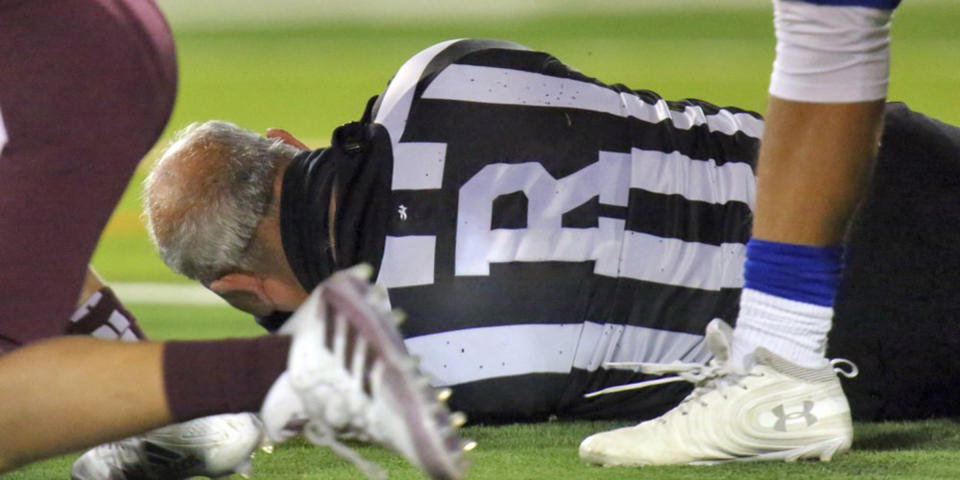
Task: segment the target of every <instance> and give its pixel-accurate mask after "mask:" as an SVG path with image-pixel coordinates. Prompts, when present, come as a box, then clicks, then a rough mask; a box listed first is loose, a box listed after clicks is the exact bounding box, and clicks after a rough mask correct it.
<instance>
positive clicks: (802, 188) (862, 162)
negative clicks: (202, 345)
mask: <svg viewBox="0 0 960 480" xmlns="http://www.w3.org/2000/svg"><path fill="white" fill-rule="evenodd" d="M856 3H857V5H858V6H856V7H852V6H850V2H842V1H839V0H838V1H832V0H831V1H817V2H812V1H811V2H807V1H777V0H775V2H774V4H775V7H776V14H775V24H776V30H777V39H778V43H777V60H776V62H775V63H774V73H773V75H772V81H771V87H770V92H771V99H770V103H769V107H768V117H767V122H766V125H765V129H764V136H763V141H762V146H761V150H760V158H759V174H758V180H757V208H756V215H755V217H754V231H753V234H754V237H753V239H752V240H750V242H749V243H748V245H747V251H746V257H747V258H746V266H745V269H744V278H745V285H744V290H743V293H742V296H741V302H740V313H739V316H738V318H737V329H736V331H735V332H734V333H733V340H732V345H731V346H730V347H729V348H730V351H729V354H727V352H724V355H723V357H722V358H721V359H720V360H717V363H716V364H715V365H714V367H715V368H713V369H709V370H705V371H704V372H705V375H706V376H704V377H702V378H701V377H699V376H694V377H691V378H693V379H694V380H695V383H697V385H698V388H697V389H695V390H694V391H693V393H692V394H691V396H690V397H689V398H688V399H687V400H685V401H684V403H683V404H681V405H680V406H679V407H677V409H675V410H672V411H671V412H669V413H667V414H666V415H664V416H662V417H660V418H659V419H655V420H652V421H649V422H644V423H642V424H640V425H638V426H637V427H633V428H632V429H630V430H629V431H614V432H607V433H602V434H598V435H595V436H593V437H590V438H588V439H586V440H585V441H584V443H583V444H582V445H581V449H580V452H581V456H583V457H584V458H586V459H588V460H590V461H594V462H598V463H617V464H641V465H642V464H660V463H689V462H698V461H725V460H732V459H751V460H764V459H787V460H790V459H796V458H820V459H824V460H827V459H829V458H831V457H832V456H833V455H834V454H835V453H837V452H842V451H844V450H846V449H848V448H849V447H850V444H851V443H852V437H853V428H852V424H851V421H850V408H849V406H848V404H847V401H846V398H845V397H844V394H843V391H842V389H841V388H840V385H839V381H838V380H837V378H836V376H835V375H834V374H833V369H832V368H831V365H830V362H829V361H828V360H827V359H826V357H825V353H826V342H827V333H828V332H829V330H830V326H831V322H832V317H833V303H834V299H835V296H836V292H837V288H838V286H839V281H840V272H841V269H842V249H841V247H840V246H839V245H840V242H841V240H842V238H843V233H844V231H845V229H846V225H847V223H848V221H849V219H850V216H851V215H852V213H853V210H854V207H855V206H856V204H857V202H858V201H859V199H860V197H861V195H862V192H863V190H864V187H865V184H866V180H867V176H868V172H869V166H870V162H871V161H872V159H873V157H874V155H875V153H876V148H877V144H878V141H879V138H880V126H881V124H882V114H883V100H884V97H885V95H886V87H887V81H888V67H889V51H888V43H889V20H890V14H891V10H890V9H892V8H894V7H895V6H896V4H897V3H898V2H897V0H864V1H863V2H856ZM865 7H873V8H865ZM715 337H716V336H715ZM708 340H709V339H708ZM724 350H726V348H724ZM714 352H715V353H717V354H718V357H720V355H719V352H717V350H714ZM762 379H766V380H765V381H763V380H762ZM731 386H732V387H735V388H734V389H733V392H736V393H737V395H730V394H727V393H726V392H725V388H726V387H731ZM741 392H749V393H741ZM676 412H679V413H676ZM691 412H696V413H695V414H691ZM691 418H698V419H703V420H707V421H709V422H711V423H710V424H709V425H710V426H709V428H705V429H700V430H698V429H697V428H695V427H694V428H691V427H693V425H694V424H693V423H690V422H691V420H690V419H691ZM824 419H826V420H824ZM704 431H706V432H710V433H707V434H702V433H701V432H704ZM667 438H671V439H673V440H674V441H673V442H671V443H670V445H672V446H674V447H675V448H674V449H663V448H662V446H663V445H664V444H665V443H663V442H664V440H665V439H667ZM625 442H632V444H631V445H629V446H626V447H625V446H622V445H621V444H622V443H625ZM674 450H676V452H675V451H674Z"/></svg>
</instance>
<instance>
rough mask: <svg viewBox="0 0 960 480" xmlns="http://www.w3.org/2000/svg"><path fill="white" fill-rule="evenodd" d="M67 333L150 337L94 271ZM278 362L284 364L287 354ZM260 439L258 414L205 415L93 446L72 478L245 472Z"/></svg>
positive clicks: (75, 466)
mask: <svg viewBox="0 0 960 480" xmlns="http://www.w3.org/2000/svg"><path fill="white" fill-rule="evenodd" d="M68 333H69V334H73V335H90V336H93V337H96V338H102V339H121V340H124V341H140V340H145V339H146V337H145V336H144V334H143V332H142V331H141V330H140V328H139V326H138V325H137V321H136V318H134V316H133V315H132V314H131V313H130V312H129V311H128V310H127V309H126V308H124V306H123V305H122V304H121V303H120V301H119V299H118V298H117V297H116V296H115V295H114V294H113V291H112V290H111V289H110V288H109V287H107V286H106V284H105V283H104V281H103V279H101V278H100V276H99V275H97V273H96V272H95V271H94V270H93V268H92V267H91V268H90V270H88V271H87V276H86V279H85V281H84V284H83V293H82V294H81V298H80V305H79V307H78V308H77V311H76V312H74V314H73V315H72V316H71V317H70V326H69V327H68ZM278 358H279V359H280V360H281V361H282V360H283V355H280V356H279V357H278ZM275 368H279V367H275ZM268 371H272V370H268ZM267 380H268V381H269V380H271V379H269V378H268V379H267ZM254 397H256V395H254ZM255 400H256V399H255ZM262 440H263V431H262V428H261V422H260V420H259V419H258V418H257V417H256V415H254V414H251V413H238V414H222V415H214V416H210V417H202V418H198V419H196V420H190V421H187V422H184V423H177V424H173V425H169V426H166V427H162V428H159V429H156V430H151V431H149V432H147V433H144V434H142V435H137V436H134V437H130V438H127V439H124V440H122V441H119V442H115V443H108V444H103V445H99V446H97V447H95V448H92V449H90V450H88V451H87V452H86V453H84V454H83V455H81V456H80V457H79V458H78V459H77V460H76V461H75V462H74V464H73V467H72V470H71V478H72V479H73V480H102V479H105V478H109V479H111V480H124V479H134V478H163V479H170V480H174V479H180V478H190V477H194V476H204V477H211V478H217V477H221V476H226V475H229V474H230V473H233V472H238V471H239V472H241V473H243V472H245V471H248V470H249V465H250V459H251V457H252V455H253V453H254V452H255V451H256V449H257V448H258V447H259V446H260V445H261V443H262Z"/></svg>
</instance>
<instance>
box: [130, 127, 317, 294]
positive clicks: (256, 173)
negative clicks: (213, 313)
mask: <svg viewBox="0 0 960 480" xmlns="http://www.w3.org/2000/svg"><path fill="white" fill-rule="evenodd" d="M297 153H299V150H298V149H296V148H294V147H292V146H290V145H287V144H285V143H283V142H282V141H280V140H273V139H267V138H263V137H261V136H260V135H257V134H256V133H254V132H251V131H249V130H245V129H242V128H240V127H238V126H236V125H234V124H232V123H228V122H221V121H208V122H204V123H194V124H191V125H189V126H188V127H186V128H185V129H183V130H182V131H180V132H179V133H177V135H176V137H175V138H174V140H173V141H172V142H171V144H170V145H169V146H168V147H167V148H166V150H164V152H163V154H162V155H161V156H160V159H159V160H158V162H157V164H156V166H155V167H154V168H153V170H152V171H151V172H150V175H149V176H147V178H146V180H145V181H144V192H143V206H144V214H145V216H146V220H147V230H148V231H149V234H150V238H151V240H153V243H154V245H156V247H157V250H158V251H159V252H160V257H161V258H162V259H163V262H164V263H166V264H167V266H168V267H170V269H171V270H173V271H175V272H177V273H180V274H182V275H185V276H187V277H188V278H191V279H194V280H198V281H200V282H203V283H205V284H209V283H210V282H212V281H214V280H216V279H218V278H220V277H221V276H223V275H224V274H227V273H231V272H236V271H252V270H253V269H254V268H255V266H256V265H255V263H256V261H257V256H258V254H257V252H256V251H251V250H256V248H251V247H252V240H253V238H254V234H255V233H256V229H257V225H258V224H259V223H260V220H261V219H262V218H263V217H264V215H265V214H266V212H267V210H268V208H269V207H270V205H271V200H272V198H273V185H274V179H275V177H276V174H277V169H278V167H279V166H280V165H281V164H283V163H286V162H288V161H289V160H291V159H292V158H293V157H294V156H296V155H297Z"/></svg>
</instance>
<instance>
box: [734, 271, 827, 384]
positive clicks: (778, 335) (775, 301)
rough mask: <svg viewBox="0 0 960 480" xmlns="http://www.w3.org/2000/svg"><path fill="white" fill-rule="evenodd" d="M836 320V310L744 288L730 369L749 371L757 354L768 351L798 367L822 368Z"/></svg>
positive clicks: (825, 360)
mask: <svg viewBox="0 0 960 480" xmlns="http://www.w3.org/2000/svg"><path fill="white" fill-rule="evenodd" d="M832 319H833V308H832V307H824V306H820V305H815V304H812V303H805V302H798V301H795V300H788V299H786V298H782V297H778V296H775V295H770V294H767V293H763V292H760V291H757V290H753V289H750V288H744V289H743V294H742V295H741V296H740V316H739V317H738V318H737V325H736V328H734V330H733V344H732V348H731V352H730V363H729V365H730V366H731V367H732V368H733V369H734V370H735V371H739V372H745V371H747V370H748V369H749V368H750V366H751V363H752V359H751V354H753V351H754V350H756V349H757V347H764V348H766V349H767V350H770V351H771V352H773V353H775V354H777V355H779V356H781V357H783V358H785V359H786V360H789V361H791V362H793V363H796V364H797V365H801V366H804V367H822V366H823V365H824V364H825V363H826V362H827V358H826V351H827V333H828V332H829V331H830V326H831V324H832V322H831V321H832Z"/></svg>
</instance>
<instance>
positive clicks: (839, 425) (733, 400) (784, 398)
mask: <svg viewBox="0 0 960 480" xmlns="http://www.w3.org/2000/svg"><path fill="white" fill-rule="evenodd" d="M731 333H732V332H731V330H730V327H729V326H728V325H727V324H725V323H723V321H721V320H719V319H718V320H714V321H713V322H711V323H710V325H708V326H707V344H708V346H709V347H710V349H711V351H712V352H713V353H714V355H715V358H714V359H713V360H711V361H710V363H709V364H707V365H702V364H672V365H664V364H611V365H609V366H611V367H614V368H627V367H630V368H637V367H639V370H640V371H643V372H645V373H651V374H664V373H676V374H678V377H671V378H664V379H657V380H650V381H648V382H641V383H640V384H635V385H633V388H643V387H644V386H650V385H655V384H662V383H668V382H671V381H684V380H685V381H689V382H693V383H694V384H696V388H695V389H694V390H693V392H691V393H690V395H688V396H687V397H686V398H685V399H684V400H683V401H682V402H681V403H680V404H679V405H677V406H676V407H674V408H673V409H672V410H670V411H668V412H667V413H665V414H663V415H662V416H660V417H658V418H655V419H652V420H648V421H646V422H643V423H641V424H639V425H636V426H633V427H626V428H620V429H616V430H611V431H608V432H602V433H597V434H595V435H591V436H590V437H587V438H586V439H585V440H584V441H583V443H581V444H580V458H582V459H584V460H586V461H587V462H590V463H596V464H600V465H605V466H615V465H630V466H640V465H670V464H712V463H722V462H730V461H757V460H783V461H788V462H791V461H795V460H797V459H802V458H803V459H820V460H823V461H829V460H830V459H831V458H832V457H833V456H834V455H836V454H838V453H841V452H845V451H847V450H849V449H850V445H851V443H852V442H853V425H852V423H851V421H850V407H849V405H848V404H847V399H846V397H845V396H844V394H843V390H842V389H841V387H840V381H839V380H838V379H837V375H836V373H841V374H843V375H844V376H846V377H848V378H850V377H853V376H856V374H857V372H856V366H855V365H853V364H852V363H851V362H849V361H846V360H834V361H832V362H830V363H829V364H826V365H824V366H823V367H822V368H804V367H801V366H798V365H795V364H793V363H790V362H788V361H787V360H784V359H783V358H781V357H779V356H777V355H775V354H773V353H771V352H770V351H768V350H766V349H764V348H762V347H761V348H758V349H757V350H756V352H754V354H753V365H752V366H751V367H750V369H749V370H748V371H747V372H746V373H745V374H737V373H734V372H732V371H730V370H729V369H727V368H726V360H727V358H728V352H729V345H730V343H729V342H730V338H731V337H730V335H731ZM838 364H846V365H847V366H848V367H849V368H850V370H851V371H850V372H847V371H844V370H842V369H840V368H835V367H836V366H837V365H838ZM627 389H630V386H623V387H613V388H610V389H606V390H604V391H601V392H607V393H609V392H611V391H623V390H627ZM595 393H596V394H599V393H600V392H595ZM590 395H593V394H590Z"/></svg>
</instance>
